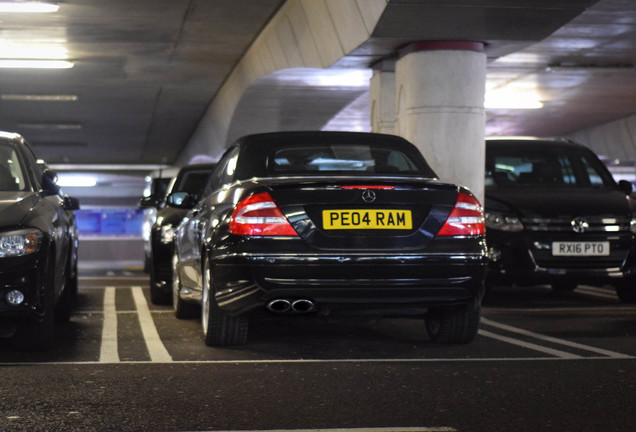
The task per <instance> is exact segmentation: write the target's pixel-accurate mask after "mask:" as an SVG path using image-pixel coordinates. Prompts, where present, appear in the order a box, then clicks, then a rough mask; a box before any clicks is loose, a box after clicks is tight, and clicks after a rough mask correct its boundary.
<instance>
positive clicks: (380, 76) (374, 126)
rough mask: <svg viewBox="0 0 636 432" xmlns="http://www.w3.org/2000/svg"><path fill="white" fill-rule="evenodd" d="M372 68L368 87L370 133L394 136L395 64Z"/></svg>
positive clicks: (382, 64)
mask: <svg viewBox="0 0 636 432" xmlns="http://www.w3.org/2000/svg"><path fill="white" fill-rule="evenodd" d="M384 63H386V62H382V63H381V64H380V65H378V66H376V67H374V69H373V76H372V77H371V82H370V85H369V102H370V106H371V131H372V132H376V133H385V134H393V135H394V134H395V62H394V61H393V62H391V64H389V65H388V68H389V70H384V69H385V68H386V67H387V65H386V64H384Z"/></svg>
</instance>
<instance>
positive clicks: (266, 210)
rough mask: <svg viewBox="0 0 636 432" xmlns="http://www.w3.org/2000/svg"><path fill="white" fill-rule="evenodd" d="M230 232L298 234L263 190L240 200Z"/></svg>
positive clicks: (274, 234)
mask: <svg viewBox="0 0 636 432" xmlns="http://www.w3.org/2000/svg"><path fill="white" fill-rule="evenodd" d="M230 233H232V234H236V235H245V236H297V235H298V234H297V233H296V231H295V230H294V228H292V226H291V224H290V223H289V221H288V220H287V218H286V217H285V215H284V214H283V212H282V211H281V210H280V209H279V208H278V206H277V205H276V203H275V202H274V200H273V199H272V197H271V195H270V194H269V193H267V192H262V193H259V194H255V195H250V196H249V197H247V198H245V199H244V200H242V201H241V202H239V203H238V204H237V206H236V208H235V209H234V212H233V213H232V218H231V219H230Z"/></svg>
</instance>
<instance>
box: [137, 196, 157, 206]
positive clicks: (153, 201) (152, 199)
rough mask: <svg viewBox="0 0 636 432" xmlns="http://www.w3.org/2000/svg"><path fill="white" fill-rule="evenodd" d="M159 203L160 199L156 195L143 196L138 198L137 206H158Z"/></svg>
mask: <svg viewBox="0 0 636 432" xmlns="http://www.w3.org/2000/svg"><path fill="white" fill-rule="evenodd" d="M160 204H161V199H160V198H159V197H157V196H156V195H150V196H147V197H143V198H142V199H140V200H139V207H140V208H142V209H149V208H158V207H159V205H160Z"/></svg>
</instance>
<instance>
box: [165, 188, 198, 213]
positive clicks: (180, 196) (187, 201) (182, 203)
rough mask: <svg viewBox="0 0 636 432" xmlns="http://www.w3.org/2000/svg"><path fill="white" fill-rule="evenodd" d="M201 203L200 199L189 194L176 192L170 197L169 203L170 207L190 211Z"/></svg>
mask: <svg viewBox="0 0 636 432" xmlns="http://www.w3.org/2000/svg"><path fill="white" fill-rule="evenodd" d="M198 201H199V197H198V196H197V195H194V194H189V193H188V192H175V193H172V194H170V195H168V199H167V201H166V202H167V203H168V205H169V206H170V207H177V208H182V209H187V210H190V209H192V208H194V206H195V205H196V203H197V202H198Z"/></svg>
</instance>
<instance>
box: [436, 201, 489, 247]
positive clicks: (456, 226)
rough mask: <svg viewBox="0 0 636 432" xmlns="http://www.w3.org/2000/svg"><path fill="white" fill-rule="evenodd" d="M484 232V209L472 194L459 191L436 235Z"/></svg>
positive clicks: (478, 233) (469, 234)
mask: <svg viewBox="0 0 636 432" xmlns="http://www.w3.org/2000/svg"><path fill="white" fill-rule="evenodd" d="M485 233H486V223H485V221H484V211H483V209H482V207H481V204H480V203H479V201H478V200H477V198H475V197H474V196H472V195H470V194H467V193H465V192H460V193H459V195H458V196H457V202H455V207H454V208H453V210H452V211H451V212H450V215H448V219H446V222H445V223H444V226H442V229H441V230H439V233H437V235H438V236H478V235H483V234H485Z"/></svg>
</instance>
